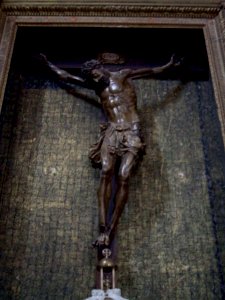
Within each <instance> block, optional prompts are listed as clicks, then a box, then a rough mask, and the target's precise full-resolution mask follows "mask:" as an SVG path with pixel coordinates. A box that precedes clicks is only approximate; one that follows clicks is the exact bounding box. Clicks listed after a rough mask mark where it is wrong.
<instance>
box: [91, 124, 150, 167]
mask: <svg viewBox="0 0 225 300" xmlns="http://www.w3.org/2000/svg"><path fill="white" fill-rule="evenodd" d="M133 127H134V126H133V123H124V124H116V123H112V122H110V123H103V124H100V138H99V140H98V141H97V143H95V144H93V145H91V147H90V151H89V159H90V160H91V163H92V165H93V166H94V167H98V168H101V157H102V153H103V152H105V151H106V152H107V153H109V154H111V155H116V156H119V157H122V156H123V155H124V154H125V153H127V152H131V153H133V155H134V157H135V159H136V160H139V159H140V158H141V157H142V156H143V154H144V152H145V144H144V143H143V141H142V138H141V137H140V136H139V134H138V133H137V131H136V130H134V129H133Z"/></svg>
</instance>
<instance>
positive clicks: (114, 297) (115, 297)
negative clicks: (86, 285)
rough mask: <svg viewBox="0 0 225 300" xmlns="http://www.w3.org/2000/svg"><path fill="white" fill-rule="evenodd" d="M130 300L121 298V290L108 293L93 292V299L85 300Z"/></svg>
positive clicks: (110, 290)
mask: <svg viewBox="0 0 225 300" xmlns="http://www.w3.org/2000/svg"><path fill="white" fill-rule="evenodd" d="M105 299H111V300H128V299H125V298H123V297H122V296H121V290H120V289H109V290H107V291H106V292H105V291H103V290H92V292H91V297H90V298H87V299H85V300H105Z"/></svg>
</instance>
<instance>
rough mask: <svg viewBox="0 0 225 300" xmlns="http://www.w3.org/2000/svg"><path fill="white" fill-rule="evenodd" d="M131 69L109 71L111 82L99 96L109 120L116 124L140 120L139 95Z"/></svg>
mask: <svg viewBox="0 0 225 300" xmlns="http://www.w3.org/2000/svg"><path fill="white" fill-rule="evenodd" d="M128 72H129V70H121V71H118V72H110V73H109V84H108V86H107V87H106V88H104V89H103V90H102V91H101V92H100V94H99V97H100V99H101V102H102V106H103V109H104V111H105V113H106V115H107V117H108V121H109V122H113V123H116V124H123V123H136V122H139V117H138V114H137V97H136V92H135V87H134V84H133V82H132V79H130V78H128V76H127V73H128Z"/></svg>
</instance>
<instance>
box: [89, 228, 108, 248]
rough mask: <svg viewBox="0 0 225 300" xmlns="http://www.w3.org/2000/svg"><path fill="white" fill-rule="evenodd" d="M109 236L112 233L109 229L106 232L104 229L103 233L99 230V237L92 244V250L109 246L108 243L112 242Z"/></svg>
mask: <svg viewBox="0 0 225 300" xmlns="http://www.w3.org/2000/svg"><path fill="white" fill-rule="evenodd" d="M111 234H112V232H111V230H110V229H108V230H107V229H105V230H104V231H103V232H101V230H100V235H99V236H98V237H97V239H96V240H95V241H94V242H93V243H92V246H93V247H94V248H97V247H102V246H109V245H110V242H111V240H112V237H111Z"/></svg>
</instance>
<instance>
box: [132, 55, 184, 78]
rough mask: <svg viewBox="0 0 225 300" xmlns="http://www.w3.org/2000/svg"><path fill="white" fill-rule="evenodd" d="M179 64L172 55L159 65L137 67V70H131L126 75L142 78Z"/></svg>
mask: <svg viewBox="0 0 225 300" xmlns="http://www.w3.org/2000/svg"><path fill="white" fill-rule="evenodd" d="M179 65H180V62H179V61H177V60H176V59H175V56H174V55H173V56H172V57H171V59H170V61H169V62H168V63H167V64H165V65H163V66H161V67H155V68H141V69H137V70H131V72H130V73H129V74H128V77H130V78H133V79H135V78H142V77H145V76H151V75H154V74H159V73H162V72H163V71H165V70H167V69H169V68H170V67H172V66H175V67H176V66H179Z"/></svg>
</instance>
